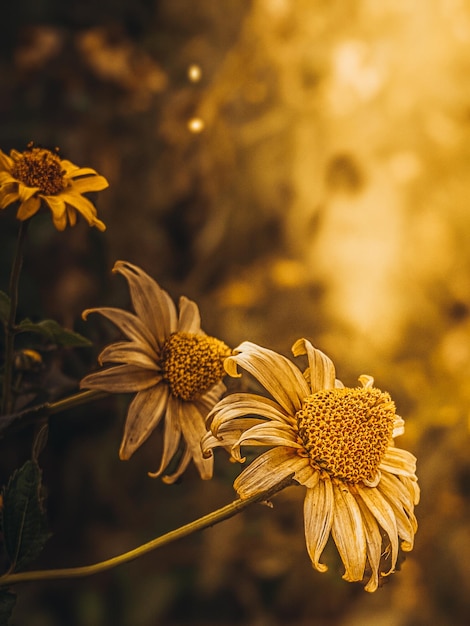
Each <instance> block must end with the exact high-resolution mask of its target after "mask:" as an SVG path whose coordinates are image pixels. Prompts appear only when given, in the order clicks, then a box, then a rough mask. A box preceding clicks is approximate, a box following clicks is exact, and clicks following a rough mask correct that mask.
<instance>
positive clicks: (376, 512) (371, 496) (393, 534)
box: [356, 484, 398, 574]
mask: <svg viewBox="0 0 470 626" xmlns="http://www.w3.org/2000/svg"><path fill="white" fill-rule="evenodd" d="M356 489H357V491H358V494H359V496H360V497H361V498H362V500H363V502H364V504H365V505H366V506H367V508H368V509H369V511H370V512H371V513H372V515H373V516H374V517H375V519H376V520H377V522H378V524H379V525H380V526H381V527H382V528H383V530H384V531H385V532H386V533H387V535H388V538H389V540H390V548H391V551H390V558H391V564H390V570H389V571H388V572H386V574H390V573H391V572H393V570H394V569H395V565H396V563H397V557H398V528H397V521H396V518H395V515H394V512H393V509H392V507H391V506H390V504H389V503H388V502H387V500H386V499H385V498H384V497H383V495H382V494H381V493H380V492H379V491H378V490H377V488H375V487H374V488H370V487H362V486H361V485H360V484H358V485H356Z"/></svg>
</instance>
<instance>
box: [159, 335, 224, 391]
mask: <svg viewBox="0 0 470 626" xmlns="http://www.w3.org/2000/svg"><path fill="white" fill-rule="evenodd" d="M231 353H232V351H231V349H230V348H229V347H228V346H226V345H225V343H224V342H223V341H220V340H219V339H215V338H214V337H208V336H207V335H197V334H194V333H172V334H171V335H170V337H169V339H168V340H167V342H166V343H165V345H164V346H163V350H162V357H161V367H162V371H163V378H164V379H165V380H166V381H167V383H168V385H169V386H170V389H171V393H172V394H173V395H174V396H176V397H177V398H181V399H182V400H197V399H198V398H200V397H201V396H202V395H204V393H205V392H206V391H209V389H211V388H212V387H213V386H214V385H215V384H216V383H218V382H219V381H221V380H222V378H223V377H224V375H225V370H224V365H223V363H224V359H225V358H226V357H228V356H230V354H231Z"/></svg>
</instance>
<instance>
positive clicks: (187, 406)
mask: <svg viewBox="0 0 470 626" xmlns="http://www.w3.org/2000/svg"><path fill="white" fill-rule="evenodd" d="M179 420H180V425H181V432H182V434H183V437H184V439H185V441H186V443H187V445H188V449H189V451H190V452H191V456H192V458H193V461H194V464H195V465H196V467H197V469H198V471H199V474H200V476H201V478H202V479H203V480H208V479H209V478H212V469H213V465H214V460H213V458H212V457H210V458H207V457H205V456H204V455H203V453H202V447H201V441H202V438H203V437H204V435H205V434H206V432H207V430H206V427H205V424H204V417H203V416H202V415H201V413H200V412H199V411H198V409H197V407H196V406H195V405H194V404H193V403H192V402H182V401H180V402H179Z"/></svg>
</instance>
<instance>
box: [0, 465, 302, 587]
mask: <svg viewBox="0 0 470 626" xmlns="http://www.w3.org/2000/svg"><path fill="white" fill-rule="evenodd" d="M290 484H292V476H289V477H288V478H287V479H286V480H283V481H282V482H281V483H279V484H278V485H276V487H274V488H271V489H270V490H268V491H263V492H260V493H257V494H255V495H253V496H251V497H249V498H246V499H245V500H235V501H234V502H232V503H231V504H227V505H226V506H224V507H222V508H221V509H217V510H216V511H213V512H212V513H209V514H208V515H204V517H200V518H199V519H197V520H195V521H194V522H190V523H189V524H186V525H185V526H181V527H180V528H177V529H176V530H172V531H170V532H168V533H166V534H165V535H162V536H161V537H157V538H156V539H152V541H149V542H148V543H144V544H143V545H141V546H139V547H138V548H135V549H134V550H130V551H129V552H124V553H123V554H120V555H118V556H115V557H113V558H111V559H107V560H106V561H100V562H99V563H94V564H93V565H84V566H82V567H71V568H65V569H51V570H38V571H32V572H19V573H18V574H5V575H4V576H1V577H0V586H2V585H14V584H16V583H21V582H31V581H34V580H56V579H59V578H60V579H64V578H82V577H85V576H91V575H92V574H98V573H99V572H104V571H106V570H109V569H112V568H113V567H116V566H118V565H121V564H123V563H128V562H129V561H133V560H134V559H137V558H139V557H141V556H143V555H144V554H148V553H149V552H152V551H153V550H155V549H157V548H160V547H162V546H164V545H167V544H168V543H171V542H172V541H176V540H177V539H181V538H183V537H186V536H188V535H191V534H192V533H194V532H197V531H199V530H203V529H204V528H208V527H209V526H213V525H214V524H218V523H219V522H222V521H224V520H226V519H229V518H230V517H233V516H234V515H236V514H237V513H240V512H241V511H242V510H243V509H245V508H246V507H247V506H249V505H250V504H254V503H255V502H262V501H266V500H268V499H269V498H270V497H271V496H273V495H274V494H275V493H277V492H278V491H280V490H281V489H284V488H285V487H287V486H288V485H290Z"/></svg>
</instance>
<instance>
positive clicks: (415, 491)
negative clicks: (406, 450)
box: [399, 476, 420, 506]
mask: <svg viewBox="0 0 470 626" xmlns="http://www.w3.org/2000/svg"><path fill="white" fill-rule="evenodd" d="M399 478H400V482H402V483H403V484H404V485H405V487H406V488H407V489H408V492H409V494H410V497H411V501H412V502H413V504H414V505H415V506H416V505H417V504H418V503H419V497H420V490H419V485H418V480H417V478H416V476H400V477H399Z"/></svg>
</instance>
